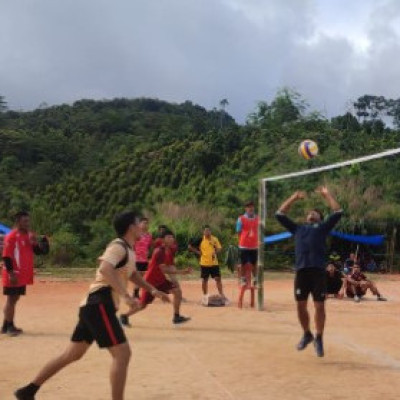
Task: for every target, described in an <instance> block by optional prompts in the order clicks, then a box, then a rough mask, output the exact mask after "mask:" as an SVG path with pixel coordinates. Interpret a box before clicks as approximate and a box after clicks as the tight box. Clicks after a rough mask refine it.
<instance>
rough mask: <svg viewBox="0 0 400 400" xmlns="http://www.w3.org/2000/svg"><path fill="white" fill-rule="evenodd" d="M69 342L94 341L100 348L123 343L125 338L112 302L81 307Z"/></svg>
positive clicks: (90, 342)
mask: <svg viewBox="0 0 400 400" xmlns="http://www.w3.org/2000/svg"><path fill="white" fill-rule="evenodd" d="M71 341H72V342H86V343H89V344H92V343H93V341H96V343H97V344H98V346H99V347H101V348H103V347H112V346H116V345H117V344H121V343H125V342H126V337H125V334H124V331H123V329H122V327H121V325H120V323H119V321H118V319H117V316H116V309H115V306H114V304H113V302H112V301H111V302H103V303H97V304H86V305H85V306H83V307H81V308H80V309H79V321H78V324H77V325H76V327H75V330H74V333H73V334H72V337H71Z"/></svg>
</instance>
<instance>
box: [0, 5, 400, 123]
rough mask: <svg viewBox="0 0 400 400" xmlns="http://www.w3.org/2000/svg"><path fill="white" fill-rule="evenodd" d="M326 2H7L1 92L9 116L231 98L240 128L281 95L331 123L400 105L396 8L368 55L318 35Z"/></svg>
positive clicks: (378, 20) (387, 9) (377, 20)
mask: <svg viewBox="0 0 400 400" xmlns="http://www.w3.org/2000/svg"><path fill="white" fill-rule="evenodd" d="M322 3H323V2H322ZM322 3H320V2H318V1H317V0H314V1H312V0H306V1H305V0H301V1H300V0H286V1H280V0H274V1H272V0H271V1H268V2H266V1H262V0H246V1H244V0H243V1H242V0H202V1H198V0H168V1H166V0H151V1H149V0H135V1H130V0H117V1H115V2H110V1H107V0H79V1H78V0H70V1H63V2H55V1H52V0H36V1H32V0H21V1H18V2H16V1H13V2H3V3H2V4H1V6H0V7H1V8H0V48H1V52H0V94H2V95H4V96H5V97H6V99H7V100H8V102H9V105H10V107H11V108H16V109H19V108H23V109H29V108H34V107H37V106H38V105H39V104H40V103H41V102H42V101H45V102H47V103H49V104H59V103H63V102H72V101H75V100H77V99H80V98H83V97H85V98H97V99H101V98H112V97H118V96H126V97H138V96H147V97H158V98H160V99H165V100H168V101H176V102H181V101H184V100H192V101H194V102H197V103H199V104H201V105H203V106H205V107H207V108H212V107H215V106H218V104H219V100H220V99H222V98H227V99H228V100H229V102H230V106H229V108H228V111H229V112H230V113H232V114H233V115H234V116H235V117H236V118H237V119H238V120H240V121H243V120H244V118H245V116H246V115H247V114H248V113H249V112H251V111H253V110H254V108H255V105H256V102H257V101H258V100H270V99H272V98H273V96H274V94H275V91H276V90H277V89H278V88H279V87H281V86H284V85H287V86H291V87H294V88H296V89H297V90H298V91H299V92H300V93H302V94H303V95H304V96H305V97H306V98H307V99H308V100H309V102H310V103H311V104H312V106H313V107H315V108H317V109H320V110H324V109H325V110H326V111H327V114H328V115H333V114H337V113H339V112H343V111H344V108H345V104H346V102H347V101H348V99H351V98H353V99H354V98H356V97H357V96H359V95H362V94H364V93H366V92H370V93H374V94H383V95H390V96H397V97H398V96H399V95H398V93H399V89H400V82H399V80H398V79H397V76H398V71H399V67H400V65H399V63H400V60H399V59H396V54H398V50H399V49H398V47H399V45H398V43H399V31H398V30H397V28H396V22H397V25H400V24H398V20H397V18H398V16H399V15H400V8H399V7H400V5H399V3H398V2H396V1H395V0H380V1H376V2H375V3H374V4H375V5H374V6H373V8H371V10H370V15H371V17H370V19H369V20H368V26H366V27H365V35H366V37H367V38H368V41H369V47H368V49H367V51H364V52H361V51H360V50H359V49H358V48H357V46H356V44H355V43H354V42H353V41H352V39H351V38H348V37H346V32H345V31H344V32H341V33H340V34H332V33H329V34H328V33H326V32H325V33H324V32H323V30H322V28H323V26H321V22H320V21H319V20H318V13H317V6H318V5H319V6H321V4H322ZM338 12H344V11H343V10H341V9H338ZM333 17H335V18H340V16H338V15H335V16H332V18H333Z"/></svg>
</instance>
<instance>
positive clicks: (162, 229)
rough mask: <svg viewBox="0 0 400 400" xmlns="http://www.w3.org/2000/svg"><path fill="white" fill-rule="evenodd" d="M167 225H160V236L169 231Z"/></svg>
mask: <svg viewBox="0 0 400 400" xmlns="http://www.w3.org/2000/svg"><path fill="white" fill-rule="evenodd" d="M167 230H168V228H167V225H158V234H159V235H160V237H162V235H163V233H164V232H165V231H167Z"/></svg>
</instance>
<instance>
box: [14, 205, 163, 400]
mask: <svg viewBox="0 0 400 400" xmlns="http://www.w3.org/2000/svg"><path fill="white" fill-rule="evenodd" d="M138 225H139V219H138V216H137V215H136V213H134V212H130V211H129V212H124V213H121V214H118V215H117V216H116V217H115V219H114V228H115V231H116V233H117V235H118V239H115V240H113V241H112V242H111V243H110V244H109V245H108V246H107V248H106V250H105V252H104V253H103V255H102V256H101V257H99V261H100V266H99V268H98V269H97V271H96V278H95V280H94V282H93V283H92V284H91V285H90V287H89V292H88V294H87V296H86V297H85V299H84V300H83V301H82V303H81V306H80V309H79V320H78V324H77V325H76V327H75V330H74V332H73V334H72V337H71V342H70V343H69V345H68V347H67V348H66V349H65V350H64V352H63V353H61V354H60V355H59V356H57V357H56V358H54V359H53V360H51V361H50V362H48V363H47V364H46V365H45V366H44V367H43V368H42V369H41V371H40V372H39V374H38V375H37V376H36V377H35V379H33V381H32V382H31V383H30V384H28V385H27V386H24V387H22V388H20V389H18V390H17V391H16V392H15V397H16V398H17V399H18V400H34V399H35V395H36V393H37V391H38V390H39V389H40V387H41V386H42V385H43V383H44V382H46V381H47V380H48V379H50V378H51V377H52V376H53V375H55V374H56V373H57V372H59V371H60V370H61V369H63V368H64V367H66V366H67V365H68V364H70V363H72V362H74V361H77V360H79V359H80V358H81V357H82V356H83V355H84V354H85V353H86V352H87V350H88V349H89V347H90V346H91V344H92V343H93V341H96V342H97V344H98V346H99V347H100V348H106V349H107V350H108V351H109V352H110V354H111V357H112V365H111V374H110V378H111V392H112V395H111V398H112V400H123V398H124V390H125V382H126V374H127V368H128V364H129V361H130V357H131V349H130V347H129V344H128V343H127V340H126V337H125V334H124V331H123V329H122V328H121V325H120V324H119V322H118V318H117V316H116V310H117V309H118V305H119V301H120V298H122V299H123V301H124V302H125V304H127V305H128V306H129V307H132V308H135V307H137V306H138V304H137V300H136V299H135V298H133V297H131V296H130V295H129V293H128V292H127V283H128V280H132V281H133V282H134V283H136V284H137V285H139V286H140V287H142V288H145V289H146V290H148V291H149V292H151V294H152V295H153V296H156V297H159V298H162V299H163V300H165V301H168V296H166V295H165V294H164V293H162V292H159V291H158V290H156V289H155V288H154V287H153V286H151V285H149V284H148V283H147V282H145V281H144V280H143V278H142V275H141V274H140V273H138V272H137V271H136V268H135V254H134V252H133V250H132V248H133V245H134V242H135V240H137V239H138V238H139V236H140V228H139V226H138ZM55 397H57V396H55Z"/></svg>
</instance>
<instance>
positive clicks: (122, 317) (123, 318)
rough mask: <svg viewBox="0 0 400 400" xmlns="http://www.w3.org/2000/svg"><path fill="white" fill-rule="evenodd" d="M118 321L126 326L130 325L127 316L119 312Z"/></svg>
mask: <svg viewBox="0 0 400 400" xmlns="http://www.w3.org/2000/svg"><path fill="white" fill-rule="evenodd" d="M119 322H120V323H121V325H122V326H126V327H129V328H130V327H131V326H132V325H131V324H130V322H129V317H128V316H127V315H125V314H121V315H120V316H119Z"/></svg>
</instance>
